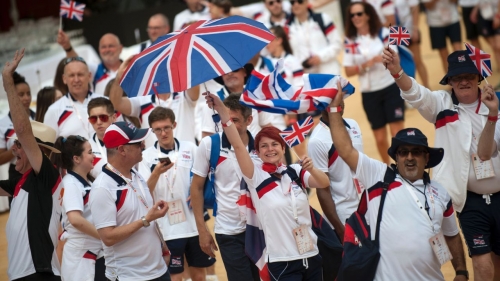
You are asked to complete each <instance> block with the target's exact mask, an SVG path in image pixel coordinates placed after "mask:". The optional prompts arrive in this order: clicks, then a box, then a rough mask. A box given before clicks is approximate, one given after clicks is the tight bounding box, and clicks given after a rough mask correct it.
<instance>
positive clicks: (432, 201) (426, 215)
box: [403, 179, 436, 232]
mask: <svg viewBox="0 0 500 281" xmlns="http://www.w3.org/2000/svg"><path fill="white" fill-rule="evenodd" d="M403 180H404V182H403V185H404V186H405V187H406V189H407V190H408V192H410V195H411V197H412V198H413V201H415V203H417V206H418V208H419V209H420V212H421V213H422V214H423V215H424V216H425V217H426V218H427V222H429V225H430V226H431V228H432V232H435V230H434V224H433V223H432V220H431V218H430V215H429V214H428V213H427V212H426V211H425V209H424V207H423V206H422V203H420V200H419V199H418V198H417V195H416V194H415V190H413V188H411V187H409V185H411V186H412V187H414V188H415V186H413V184H411V183H409V182H407V181H406V179H403ZM425 186H427V185H424V197H425V196H426V195H425ZM430 198H431V204H432V210H433V212H435V210H436V209H435V208H434V195H433V194H432V191H431V192H430Z"/></svg>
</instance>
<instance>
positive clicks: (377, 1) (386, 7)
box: [351, 0, 396, 24]
mask: <svg viewBox="0 0 500 281" xmlns="http://www.w3.org/2000/svg"><path fill="white" fill-rule="evenodd" d="M351 2H361V0H351ZM366 2H367V3H369V4H371V5H372V6H373V8H374V9H375V11H376V12H377V15H378V17H379V19H380V22H381V23H382V24H385V22H386V19H385V17H386V16H391V15H395V14H396V10H395V8H394V4H393V1H391V0H366Z"/></svg>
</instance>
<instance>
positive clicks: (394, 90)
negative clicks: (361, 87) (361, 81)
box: [361, 83, 405, 130]
mask: <svg viewBox="0 0 500 281" xmlns="http://www.w3.org/2000/svg"><path fill="white" fill-rule="evenodd" d="M361 95H362V97H363V108H364V109H365V112H366V117H367V118H368V121H369V122H370V124H371V126H372V130H376V129H380V128H382V127H384V126H385V125H386V124H388V123H392V122H397V121H403V120H405V116H404V115H405V114H404V113H405V102H404V100H403V98H401V92H400V90H399V88H398V85H396V83H394V84H392V85H390V86H389V87H387V88H384V89H382V90H379V91H375V92H363V93H361Z"/></svg>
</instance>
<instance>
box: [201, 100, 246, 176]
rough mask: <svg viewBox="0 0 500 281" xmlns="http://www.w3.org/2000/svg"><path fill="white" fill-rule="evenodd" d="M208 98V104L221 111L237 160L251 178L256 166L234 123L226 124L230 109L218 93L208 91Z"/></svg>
mask: <svg viewBox="0 0 500 281" xmlns="http://www.w3.org/2000/svg"><path fill="white" fill-rule="evenodd" d="M206 100H207V104H208V106H209V107H210V108H214V109H215V110H217V112H218V113H219V116H220V120H221V123H222V128H223V129H224V133H226V136H227V139H228V140H229V143H231V145H232V146H233V148H234V153H235V154H236V160H238V164H239V166H240V169H241V172H242V173H243V175H245V177H247V178H250V179H251V178H252V177H253V168H254V166H253V162H252V159H251V158H250V155H248V151H247V147H246V145H244V144H243V141H242V140H241V138H240V135H239V134H238V131H237V130H236V126H235V125H234V124H232V125H231V126H227V127H225V124H227V122H228V121H230V118H229V112H228V109H227V108H226V106H224V104H223V103H222V101H221V100H220V98H219V97H218V96H217V95H216V94H212V93H208V94H207V95H206Z"/></svg>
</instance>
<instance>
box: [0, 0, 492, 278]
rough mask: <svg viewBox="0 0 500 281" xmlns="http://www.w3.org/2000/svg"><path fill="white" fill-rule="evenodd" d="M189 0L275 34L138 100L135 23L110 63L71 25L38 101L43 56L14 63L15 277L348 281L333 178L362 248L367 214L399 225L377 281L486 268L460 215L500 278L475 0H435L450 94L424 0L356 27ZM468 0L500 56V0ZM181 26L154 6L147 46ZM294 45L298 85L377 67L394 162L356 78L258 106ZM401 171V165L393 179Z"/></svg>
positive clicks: (10, 121) (374, 5) (10, 234)
mask: <svg viewBox="0 0 500 281" xmlns="http://www.w3.org/2000/svg"><path fill="white" fill-rule="evenodd" d="M185 1H186V5H187V9H186V10H184V11H182V12H181V13H179V14H178V15H177V16H176V17H175V19H174V21H173V23H174V24H173V30H180V29H182V28H184V27H186V26H188V25H189V24H191V23H193V22H195V21H198V20H209V19H217V18H223V17H227V16H229V15H231V14H240V15H245V16H248V17H252V18H254V19H255V20H257V21H260V22H262V23H263V24H264V25H265V26H266V27H267V28H269V30H270V32H272V33H273V34H274V35H275V39H274V40H273V41H271V42H270V43H269V44H268V46H267V47H266V48H264V49H263V50H262V51H261V52H260V53H258V54H256V55H255V56H254V58H253V59H251V60H250V61H249V62H248V63H247V64H245V65H244V66H243V67H241V68H239V69H235V70H234V71H232V72H229V73H226V74H224V75H222V76H220V77H217V78H214V79H213V80H211V81H207V82H206V83H205V86H204V87H200V86H195V87H193V88H190V89H187V90H186V91H182V92H174V93H155V94H152V95H147V96H134V97H129V96H128V95H127V93H125V92H124V90H123V89H122V88H121V86H120V84H119V82H120V80H121V79H122V77H123V75H124V72H125V69H126V68H127V66H128V64H129V63H130V60H131V59H127V60H124V61H122V60H120V53H121V51H122V48H123V47H122V45H121V43H120V39H119V38H118V37H117V36H116V35H114V34H110V33H107V34H104V35H103V36H102V38H101V40H100V41H99V48H98V51H99V55H100V58H101V61H102V62H101V63H100V64H98V65H91V64H88V63H87V62H86V61H85V60H84V59H83V58H82V57H80V56H78V54H77V53H76V52H75V50H74V49H73V47H72V45H71V42H70V40H69V38H68V36H67V35H66V34H65V33H64V32H63V31H61V30H60V31H59V32H58V37H57V42H58V43H59V45H60V46H61V48H62V50H61V51H64V52H65V53H66V58H64V59H63V60H62V61H61V62H60V64H59V67H58V69H57V73H56V74H55V78H54V86H53V87H46V88H43V89H42V90H40V91H39V92H38V94H37V106H36V111H32V110H31V109H30V104H31V92H30V87H29V85H28V84H27V83H26V81H25V79H24V77H23V76H22V75H21V74H19V73H17V72H16V68H17V66H18V65H19V63H20V62H21V60H22V58H23V55H24V51H23V50H20V51H18V52H16V54H15V56H14V57H13V59H12V60H11V61H9V62H8V63H7V64H6V65H5V67H4V68H3V71H2V78H3V86H4V88H5V91H6V93H7V98H8V103H9V108H10V112H9V114H8V115H7V116H5V117H3V118H2V120H1V121H0V132H1V133H2V134H1V137H0V164H5V163H9V164H10V168H9V178H8V179H5V180H0V195H3V196H11V197H12V208H11V213H10V217H9V220H8V222H7V226H6V232H7V242H8V258H9V266H8V272H7V273H8V275H9V280H26V281H27V280H76V281H79V280H82V281H87V280H112V281H114V280H120V281H126V280H158V281H164V280H174V281H182V280H195V281H204V280H207V281H212V280H217V275H216V273H215V266H214V265H215V263H216V262H222V263H223V265H224V268H225V275H226V276H227V279H228V280H229V281H236V280H238V281H240V280H243V281H245V280H248V281H257V280H261V278H263V277H264V276H267V277H269V278H270V280H276V281H277V280H291V281H295V280H311V281H316V280H318V281H319V280H335V278H336V277H337V274H338V271H339V270H340V266H341V262H342V258H341V257H340V258H338V259H335V258H332V257H331V256H330V255H328V253H327V251H328V250H326V249H325V248H324V247H322V246H321V245H320V243H319V240H318V236H317V234H316V233H315V231H313V221H312V219H311V211H310V205H309V201H308V194H309V193H308V191H307V190H308V189H309V188H316V189H317V191H316V194H317V196H318V201H319V203H320V205H321V208H322V211H323V216H324V218H325V220H326V221H327V222H328V224H329V225H330V226H331V227H332V228H333V230H334V232H335V235H336V236H337V238H338V240H340V241H341V242H342V243H354V244H356V245H357V243H359V241H358V239H357V237H355V236H354V235H353V231H352V229H351V228H349V227H346V225H345V224H346V221H347V220H348V219H349V217H351V215H352V214H353V213H354V212H357V214H361V215H363V216H364V218H365V220H366V222H367V224H368V225H371V226H372V227H371V229H370V231H369V232H370V233H371V237H374V236H375V231H376V228H375V227H374V226H375V225H377V223H379V224H380V235H379V237H380V242H379V243H380V261H379V262H378V266H377V270H376V274H375V280H444V277H443V274H442V272H441V266H442V265H443V264H444V263H445V262H447V261H449V260H450V259H451V257H452V259H451V263H452V265H453V268H454V269H455V270H456V277H455V279H454V280H456V281H461V280H468V278H469V272H468V270H467V266H466V262H465V254H464V252H465V251H464V246H463V244H462V238H461V235H460V229H461V232H462V235H463V237H464V240H465V242H466V246H467V248H468V254H469V256H470V257H471V258H472V264H473V268H472V270H473V275H474V280H479V281H483V280H491V281H493V280H500V270H499V268H500V156H499V153H498V151H499V145H500V131H499V130H497V129H496V127H497V126H498V122H497V120H498V111H499V101H498V98H497V96H496V94H495V91H494V87H493V86H492V85H491V84H486V85H485V86H482V87H479V85H480V84H481V81H482V80H483V77H482V76H481V73H480V72H479V71H478V70H477V68H476V67H475V65H474V63H473V62H472V60H471V59H470V57H469V55H468V54H467V52H466V51H462V50H460V49H462V48H461V47H460V46H461V43H460V42H461V39H460V25H459V23H458V21H459V13H458V7H457V4H456V3H455V2H453V1H448V0H429V1H422V2H423V4H424V6H425V8H426V9H425V13H426V14H427V21H428V25H429V29H430V36H431V43H432V48H433V49H437V50H438V51H439V54H440V57H441V60H442V63H443V68H444V69H445V73H446V75H445V76H444V77H443V78H442V80H440V84H442V85H448V86H449V87H450V90H449V91H446V90H438V91H432V90H430V89H429V88H428V87H429V77H428V75H427V71H426V68H425V66H424V65H423V62H422V58H421V56H420V51H419V44H420V33H419V30H418V26H419V24H418V14H419V2H418V1H403V0H401V1H399V0H396V1H395V2H394V3H393V2H391V1H377V0H369V1H361V2H354V1H353V2H352V3H350V4H349V5H348V6H347V7H346V11H345V14H344V18H345V23H344V28H345V30H344V32H342V31H340V30H339V28H336V27H335V25H334V23H333V22H332V20H331V19H330V18H329V16H328V15H327V14H325V13H315V12H314V11H313V10H311V8H310V7H311V6H310V4H309V2H308V1H305V0H290V1H286V2H285V1H282V0H264V1H263V3H258V4H253V5H250V6H246V7H245V6H243V7H232V4H231V2H230V1H229V0H214V1H212V2H210V3H205V2H202V1H200V0H185ZM458 2H459V3H458V4H459V5H460V6H461V7H462V15H463V16H464V23H465V27H466V31H467V39H468V40H470V42H472V43H473V44H474V45H476V47H480V46H479V41H477V38H478V36H479V35H482V36H484V37H485V38H486V39H487V41H488V43H489V44H491V46H492V49H493V50H494V54H493V56H494V57H495V60H500V55H497V51H498V49H500V44H499V43H498V42H497V41H498V40H496V39H497V38H496V37H497V36H498V34H500V31H499V30H500V20H499V19H500V11H497V3H496V1H487V0H477V1H474V0H469V1H465V0H464V1H458ZM462 2H463V3H462ZM466 2H467V3H466ZM473 2H474V3H473ZM483 2H484V3H483ZM394 23H401V24H404V25H406V26H407V27H408V28H409V32H410V33H411V36H412V39H411V44H410V49H411V50H412V51H413V55H414V60H415V64H416V70H417V73H418V75H419V78H420V81H422V83H421V84H419V83H417V82H416V80H415V79H414V78H413V77H409V76H408V75H407V74H406V73H405V71H404V70H403V68H402V67H401V65H400V59H399V56H398V49H397V48H395V47H394V48H393V47H386V46H387V36H388V34H389V29H388V28H387V27H388V26H389V25H391V24H394ZM170 30H171V28H170V24H169V20H168V19H167V18H166V17H165V16H164V15H163V14H155V15H153V16H151V18H150V19H149V22H148V26H147V31H148V35H149V40H148V41H146V42H143V43H142V44H140V48H139V49H138V50H137V52H141V51H143V50H144V49H146V48H148V47H149V46H151V44H154V43H155V42H156V41H157V40H158V38H160V37H161V36H162V35H165V34H167V33H168V32H170ZM342 33H344V35H342ZM497 33H498V34H497ZM446 37H449V38H450V41H451V43H452V46H453V48H454V50H455V51H454V52H453V53H451V54H449V53H448V51H447V49H446ZM343 42H345V44H344V43H343ZM459 45H460V46H459ZM497 45H498V46H497ZM341 52H344V54H343V56H342V57H343V59H342V61H340V58H339V54H340V53H341ZM278 60H281V61H283V64H284V70H283V72H282V76H283V77H284V78H285V80H286V81H287V82H288V83H289V84H291V85H294V86H297V87H300V86H302V85H303V83H304V82H303V80H302V76H303V75H304V73H323V74H336V75H340V73H341V67H343V68H344V70H345V73H346V75H347V76H348V77H352V76H358V78H359V82H360V91H361V94H362V100H363V108H364V110H365V112H366V116H367V118H368V121H369V123H370V125H371V128H372V131H373V134H374V136H375V141H376V147H377V149H378V152H379V154H380V157H381V159H382V161H378V160H375V159H371V158H369V157H368V156H367V155H365V154H364V153H363V141H362V138H361V130H360V126H359V125H358V123H357V122H356V120H353V119H348V118H343V117H342V114H343V112H344V111H346V110H349V108H346V107H345V104H344V102H343V94H342V93H340V92H339V94H337V95H336V96H335V98H334V99H333V100H332V101H331V103H330V105H329V107H327V108H326V109H325V110H322V111H315V112H309V113H307V114H299V115H298V116H297V115H292V114H287V115H281V114H274V113H268V112H264V111H258V110H255V109H251V108H249V107H246V106H244V105H243V104H242V103H240V97H241V94H242V93H243V92H244V89H245V85H246V83H247V80H248V78H249V77H250V74H251V72H252V71H253V70H256V71H258V72H260V73H262V74H264V75H266V74H269V73H271V72H272V71H274V68H275V65H276V62H278ZM498 65H499V64H498V63H497V66H498ZM337 86H338V88H339V89H340V88H341V87H340V85H337ZM132 96H133V95H132ZM405 102H407V103H408V104H410V105H411V106H412V107H413V108H416V109H417V110H418V111H419V113H420V114H421V115H422V116H423V117H424V118H425V119H426V120H427V121H429V122H431V123H433V124H435V128H436V140H435V145H436V147H435V148H433V147H429V145H428V141H427V137H426V136H425V135H424V134H423V133H422V132H421V131H420V130H419V129H418V128H405V126H404V113H405ZM214 113H218V114H219V116H220V120H219V121H216V120H214V119H213V118H212V115H213V114H214ZM305 115H311V116H313V117H315V120H316V126H315V127H314V129H313V130H312V132H311V133H310V135H309V139H308V141H307V142H304V143H302V144H301V145H299V146H296V147H294V149H295V152H296V153H297V154H298V156H299V157H300V161H299V162H297V163H294V162H293V161H292V160H291V157H290V151H289V148H288V146H287V145H286V143H285V141H284V140H283V138H282V137H281V136H280V132H281V131H282V130H283V129H284V128H286V126H287V125H289V124H292V123H293V122H295V121H296V120H297V119H302V118H304V117H305ZM387 127H388V128H389V130H390V135H391V136H392V141H391V142H390V141H389V140H388V139H387V135H388V133H387ZM499 129H500V128H499ZM457 140H460V141H457ZM213 157H216V158H215V159H212V158H213ZM214 160H216V161H215V163H216V165H215V166H212V162H214ZM391 162H393V163H395V164H392V165H391ZM431 168H434V173H433V178H432V180H431V177H430V174H429V169H431ZM426 170H427V171H426ZM389 172H393V173H394V174H395V177H394V178H393V179H391V181H390V183H389V184H388V188H387V187H385V185H383V183H385V182H386V178H387V177H386V175H387V173H389ZM207 181H212V183H213V185H214V192H215V198H216V204H215V205H216V207H214V210H213V213H212V217H211V216H210V215H209V212H208V210H207V209H206V208H205V206H204V186H205V183H206V182H207ZM243 188H246V189H247V190H248V196H249V201H245V202H247V203H242V202H244V200H242V197H243V196H247V195H243V193H242V189H243ZM382 198H383V199H382ZM250 199H251V200H250ZM496 200H499V201H498V202H497V201H496ZM248 202H252V203H248ZM381 202H383V203H381ZM242 204H244V205H246V207H248V208H250V209H252V210H253V211H254V212H255V213H256V215H257V218H258V220H259V222H260V225H261V228H262V231H263V235H264V240H265V244H266V249H265V252H264V254H263V255H264V261H265V263H266V264H267V265H266V266H265V267H261V266H259V267H258V266H257V265H256V264H255V263H254V262H255V261H252V260H251V259H250V257H249V256H248V255H247V254H248V252H247V251H246V247H248V246H250V247H252V245H251V244H250V245H249V243H253V241H252V240H250V239H249V237H248V235H247V233H246V232H247V222H248V221H247V219H249V218H248V217H246V216H245V214H244V212H242V211H241V208H240V205H242ZM381 204H383V207H384V208H383V213H379V210H380V209H379V206H380V205H381ZM209 219H213V220H214V229H213V230H211V229H208V227H207V223H206V221H207V220H209ZM457 221H458V222H459V225H460V229H459V227H458V224H457ZM214 234H215V235H214ZM436 244H438V245H439V246H436ZM359 246H360V247H361V246H362V245H361V244H359ZM214 251H220V254H221V258H222V261H216V259H215V257H216V256H215V252H214ZM218 274H224V273H220V272H219V273H218Z"/></svg>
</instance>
